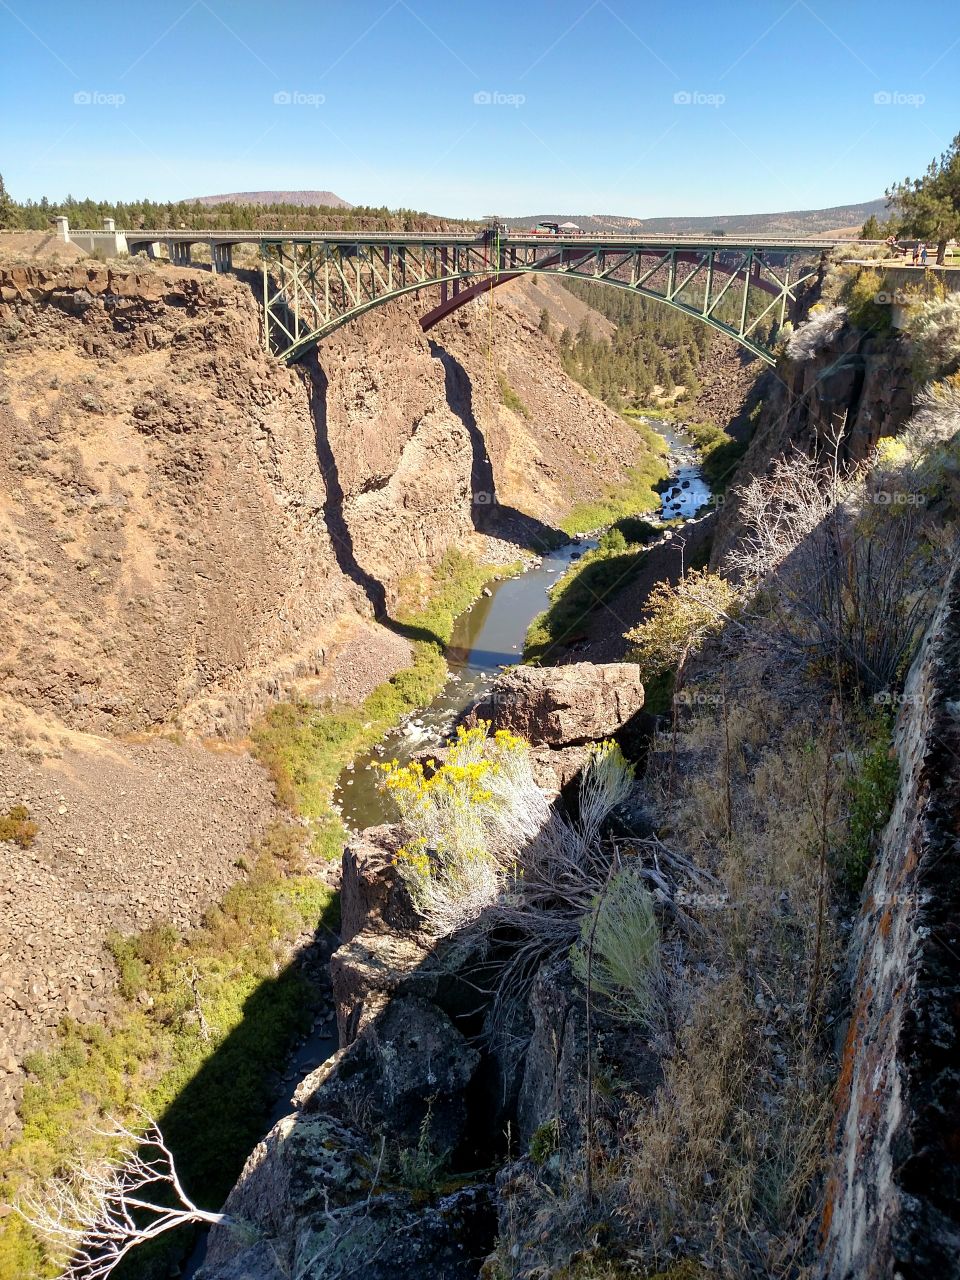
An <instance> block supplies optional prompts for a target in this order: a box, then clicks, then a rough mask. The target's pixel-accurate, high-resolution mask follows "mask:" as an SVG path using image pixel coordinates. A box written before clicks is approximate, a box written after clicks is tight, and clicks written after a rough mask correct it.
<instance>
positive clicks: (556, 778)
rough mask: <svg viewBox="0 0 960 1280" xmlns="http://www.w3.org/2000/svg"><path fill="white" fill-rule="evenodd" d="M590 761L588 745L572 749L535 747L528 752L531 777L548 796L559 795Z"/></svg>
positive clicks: (578, 745) (580, 745)
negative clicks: (531, 768)
mask: <svg viewBox="0 0 960 1280" xmlns="http://www.w3.org/2000/svg"><path fill="white" fill-rule="evenodd" d="M589 759H590V744H589V743H586V742H584V743H578V744H577V745H576V746H573V747H535V748H534V749H533V750H532V751H531V752H530V762H531V765H532V767H533V777H534V781H535V782H536V784H537V786H538V787H542V788H543V790H544V791H546V792H547V793H548V794H550V795H560V793H561V792H563V791H565V790H566V788H567V787H568V786H569V785H570V784H571V783H572V782H574V781H575V780H576V779H577V778H578V777H579V775H580V774H581V773H582V772H583V769H584V766H585V765H586V763H587V761H588V760H589Z"/></svg>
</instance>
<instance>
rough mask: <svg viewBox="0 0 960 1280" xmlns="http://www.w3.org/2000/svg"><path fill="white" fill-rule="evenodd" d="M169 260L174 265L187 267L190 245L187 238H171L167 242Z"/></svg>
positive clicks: (189, 259) (188, 264) (189, 260)
mask: <svg viewBox="0 0 960 1280" xmlns="http://www.w3.org/2000/svg"><path fill="white" fill-rule="evenodd" d="M167 247H168V251H169V254H170V261H171V262H172V263H173V265H174V266H175V267H189V266H190V262H191V258H190V251H191V249H192V247H193V246H192V245H191V243H190V241H189V240H171V241H169V243H168V246H167Z"/></svg>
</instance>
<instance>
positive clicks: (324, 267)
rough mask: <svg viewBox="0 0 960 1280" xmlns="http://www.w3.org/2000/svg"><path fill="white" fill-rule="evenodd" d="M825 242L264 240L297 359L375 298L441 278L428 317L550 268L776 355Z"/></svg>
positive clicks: (275, 334) (275, 347)
mask: <svg viewBox="0 0 960 1280" xmlns="http://www.w3.org/2000/svg"><path fill="white" fill-rule="evenodd" d="M829 248H830V246H829V245H825V244H824V242H822V241H821V242H818V243H817V242H815V243H810V242H807V243H803V242H783V243H776V242H772V243H771V242H763V243H739V242H738V243H736V244H729V243H725V242H723V241H719V242H714V243H703V242H699V243H693V242H690V241H682V240H677V241H675V242H665V241H663V240H650V241H640V240H637V241H629V242H628V241H624V240H604V241H603V242H602V243H598V241H597V239H596V238H591V239H589V240H588V239H586V238H577V239H572V238H571V239H563V240H558V239H556V238H552V237H551V238H550V239H547V238H546V237H543V238H541V237H536V238H535V237H532V236H531V237H519V236H510V237H504V238H501V237H499V236H494V235H491V236H490V237H489V238H488V239H486V240H467V239H466V238H465V237H464V238H460V239H455V238H454V237H450V236H441V237H438V238H437V239H435V240H433V239H430V238H428V237H401V238H397V239H390V240H388V239H386V238H383V239H380V238H377V239H368V240H357V239H339V238H334V237H324V238H318V237H310V238H306V237H305V238H304V239H283V240H281V239H277V240H261V244H260V249H261V255H262V268H263V311H264V333H265V341H266V343H267V345H268V348H269V349H270V350H271V351H273V352H274V353H275V354H277V355H279V356H280V357H282V358H283V359H284V360H286V361H294V360H297V359H298V358H299V357H301V356H302V355H304V354H305V353H306V352H307V351H308V350H309V349H310V348H311V347H313V346H315V345H316V343H317V342H318V341H320V340H321V339H322V338H325V337H326V336H327V335H328V334H330V333H332V332H333V331H334V330H335V329H338V328H339V327H340V326H341V325H343V324H346V323H347V322H348V321H350V320H352V319H354V318H355V317H357V316H360V315H363V313H364V312H366V311H369V310H371V309H372V308H374V307H378V306H381V305H382V304H383V303H386V302H390V301H391V300H393V299H395V298H400V297H402V296H403V295H404V294H408V293H414V292H417V291H419V290H421V289H426V288H431V287H432V288H436V289H437V291H438V294H439V298H440V302H439V305H437V306H435V307H433V309H432V310H431V311H430V312H429V313H428V314H427V316H425V317H424V319H423V320H422V322H421V323H422V324H423V325H424V327H425V328H428V327H430V325H431V324H433V323H435V322H436V321H437V320H439V319H440V318H442V317H443V316H444V315H447V314H449V313H450V312H451V311H453V310H455V309H456V308H457V307H458V306H461V305H463V303H464V302H466V301H468V300H469V299H471V298H474V297H477V296H478V295H479V294H481V293H482V292H485V291H486V290H489V289H490V288H492V287H494V286H496V285H497V284H501V283H503V282H504V281H506V280H509V279H513V278H516V277H518V276H521V275H524V274H530V273H549V274H551V275H559V276H569V277H571V278H574V279H579V280H591V281H594V282H602V283H605V284H609V285H612V286H614V287H617V288H621V289H630V290H632V291H633V292H634V293H638V294H642V295H643V296H644V297H648V298H652V299H654V300H656V301H658V302H662V303H665V304H666V305H668V306H671V307H675V308H676V309H677V310H678V311H682V312H684V313H686V314H687V315H691V316H695V317H697V318H698V319H700V320H702V321H704V322H705V323H706V324H709V325H712V326H713V328H715V329H718V330H720V331H721V332H723V333H726V334H727V335H728V336H729V337H731V338H733V339H735V340H736V341H737V342H739V343H740V344H741V345H742V346H744V347H746V348H747V350H749V351H750V352H752V353H753V354H754V355H755V356H758V357H759V358H760V359H761V360H764V361H766V362H767V363H768V364H773V363H774V362H775V356H774V353H773V349H772V348H773V343H774V341H775V338H776V333H777V331H778V330H779V329H780V328H781V327H782V326H783V324H784V321H785V320H786V319H788V318H792V317H793V312H794V308H795V305H796V303H797V297H798V292H797V291H798V290H799V289H800V288H801V286H803V285H805V284H807V283H808V282H809V281H811V280H813V279H814V278H816V276H817V275H818V273H819V272H820V271H821V270H822V264H823V261H824V255H825V252H826V250H827V249H829Z"/></svg>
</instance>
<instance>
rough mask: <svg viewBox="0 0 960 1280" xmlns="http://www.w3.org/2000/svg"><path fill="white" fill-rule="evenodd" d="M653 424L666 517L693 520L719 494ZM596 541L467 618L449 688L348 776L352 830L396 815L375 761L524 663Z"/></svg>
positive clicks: (567, 547)
mask: <svg viewBox="0 0 960 1280" xmlns="http://www.w3.org/2000/svg"><path fill="white" fill-rule="evenodd" d="M646 421H647V422H648V423H649V424H650V425H651V426H653V427H655V429H656V430H657V431H658V432H659V434H660V435H662V436H663V438H664V439H665V440H666V442H667V444H668V446H669V450H670V452H669V455H668V456H669V461H670V479H669V480H668V481H667V483H666V486H665V488H664V490H663V495H662V500H661V509H660V512H659V513H658V515H659V518H660V519H661V520H664V521H666V520H675V519H684V520H685V519H690V518H691V517H692V516H694V515H696V513H697V512H698V511H699V510H700V508H701V507H703V506H705V505H706V503H708V502H709V501H710V497H711V494H710V489H709V486H708V485H707V483H706V481H705V480H704V478H703V473H702V471H701V469H700V465H699V462H698V459H697V454H696V451H695V449H694V447H693V445H692V443H691V442H690V439H689V437H688V436H687V435H686V433H685V432H684V430H683V428H682V427H678V426H674V425H672V424H670V423H667V422H663V421H661V420H658V419H646ZM596 545H597V543H596V540H595V539H594V538H592V537H579V538H574V539H572V540H571V541H570V542H568V543H566V544H564V545H563V546H562V547H558V548H557V549H556V550H555V551H551V552H549V553H547V554H546V555H545V556H544V557H543V558H542V560H540V561H538V562H536V563H535V564H534V565H533V566H532V567H531V568H529V569H527V570H525V571H524V572H523V573H521V574H519V575H518V576H517V577H516V578H507V579H505V580H503V581H502V582H497V583H493V584H492V585H491V586H490V587H488V588H487V589H486V592H485V594H484V595H483V596H481V597H480V599H479V600H478V601H477V602H476V604H474V605H473V606H472V607H471V608H470V609H468V610H467V611H466V612H465V613H462V614H461V615H460V617H459V618H458V619H457V621H456V624H455V626H454V631H453V637H452V640H451V643H450V646H449V648H448V650H447V665H448V667H449V668H450V675H449V677H448V679H447V682H446V684H445V685H444V687H443V689H442V690H441V691H440V693H439V694H438V695H437V696H436V698H434V700H433V702H431V703H430V705H429V706H428V707H427V708H426V709H425V710H423V711H420V712H417V713H415V714H413V715H410V716H408V717H406V718H405V719H404V720H403V721H402V722H401V723H400V724H399V725H398V726H397V727H396V728H395V729H393V730H391V731H390V732H389V733H388V734H387V735H386V737H384V738H383V740H382V741H381V742H380V743H378V744H377V746H375V747H374V748H373V749H372V750H371V751H369V752H367V753H366V754H364V755H362V756H358V757H357V759H356V760H355V761H354V762H353V763H352V764H351V765H348V766H347V768H346V769H345V770H344V771H343V773H342V774H341V775H340V779H339V781H338V783H337V788H336V791H335V794H334V803H335V804H336V805H337V807H338V808H339V810H340V814H341V817H342V818H343V821H344V823H345V824H346V826H347V827H348V828H350V830H352V831H360V830H362V829H363V828H364V827H371V826H376V825H378V824H379V823H381V822H388V821H390V820H391V819H392V818H393V817H394V815H393V814H392V813H391V811H390V808H389V804H388V802H387V800H386V797H385V796H384V795H383V794H382V792H381V791H380V790H379V789H378V786H377V781H378V777H379V770H378V769H377V768H376V767H375V766H376V765H377V764H378V763H380V762H382V761H384V760H398V761H399V762H400V763H401V764H405V763H406V762H407V761H409V760H410V759H411V758H412V757H413V756H415V755H418V754H420V752H422V751H425V750H428V749H429V748H431V747H434V746H440V745H441V744H442V743H443V742H444V740H445V739H446V738H447V736H448V735H449V734H450V732H451V731H452V728H453V725H454V723H455V722H456V720H457V719H458V717H459V716H460V715H461V714H462V713H463V712H464V711H465V710H466V709H467V707H469V706H470V704H471V703H472V702H474V701H475V700H476V699H477V697H478V696H479V695H480V694H481V693H483V691H484V689H485V688H486V687H487V686H488V685H489V683H490V682H491V681H492V680H493V679H495V677H496V675H497V673H498V672H499V671H500V669H501V668H502V667H508V666H513V665H514V664H515V663H518V662H519V661H520V658H521V655H522V651H523V641H524V638H525V636H526V634H527V630H528V628H529V626H530V623H531V622H532V621H533V619H534V618H535V617H536V616H537V614H538V613H540V612H541V611H542V610H543V609H545V608H546V606H547V603H548V600H547V593H548V592H549V591H550V589H551V587H553V586H554V584H555V583H556V582H558V581H559V579H560V578H562V577H563V575H564V573H565V572H566V571H567V570H568V569H569V568H570V566H571V564H572V563H573V562H574V561H575V560H578V559H579V558H580V556H582V555H583V554H584V552H585V551H589V550H590V549H591V548H593V547H595V546H596Z"/></svg>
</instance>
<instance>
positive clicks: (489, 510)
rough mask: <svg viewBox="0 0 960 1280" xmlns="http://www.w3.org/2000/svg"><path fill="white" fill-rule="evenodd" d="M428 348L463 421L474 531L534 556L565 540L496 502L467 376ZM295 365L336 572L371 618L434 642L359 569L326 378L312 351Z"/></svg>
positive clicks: (381, 586) (447, 357)
mask: <svg viewBox="0 0 960 1280" xmlns="http://www.w3.org/2000/svg"><path fill="white" fill-rule="evenodd" d="M430 352H431V355H432V356H433V357H434V359H436V360H439V361H440V363H441V364H442V366H443V371H444V388H445V394H446V400H447V405H448V407H449V408H450V411H451V412H452V413H453V414H454V415H455V416H456V418H457V419H458V421H460V422H461V423H462V424H463V427H464V429H465V431H466V433H467V437H468V439H469V442H470V492H471V503H470V511H471V519H472V523H473V527H474V529H475V530H477V531H478V532H482V533H485V534H487V535H488V536H489V537H493V538H497V539H499V540H501V541H503V542H506V543H509V544H511V545H513V546H516V547H523V548H526V549H530V550H532V551H535V552H537V553H538V554H542V553H543V552H545V551H548V550H550V549H551V548H553V547H556V546H558V545H559V544H560V543H562V542H565V541H566V540H567V539H566V535H565V534H563V533H561V532H560V531H559V530H558V529H555V528H553V527H552V526H550V525H548V524H545V523H544V522H543V521H541V520H537V519H536V518H535V517H533V516H528V515H526V514H525V513H524V512H522V511H518V510H516V508H514V507H505V506H503V505H501V504H500V503H499V502H498V501H497V495H496V480H495V477H494V473H493V464H492V462H491V461H490V457H489V454H488V453H487V446H486V442H485V440H484V437H483V432H482V431H481V429H480V426H479V424H478V423H477V419H476V415H475V413H474V410H473V387H472V385H471V382H470V377H469V375H468V373H467V371H466V370H465V369H464V367H463V365H462V364H460V363H459V361H457V360H456V359H454V357H453V356H452V355H450V353H449V352H448V351H446V350H444V348H443V347H441V346H439V344H438V343H435V342H431V343H430ZM301 368H302V369H303V370H304V373H305V375H306V377H305V382H306V386H307V390H308V393H309V396H310V408H311V413H312V416H313V421H314V432H315V448H316V454H317V463H318V465H319V467H320V473H321V475H322V477H323V483H324V490H325V494H324V502H323V517H324V521H325V523H326V526H327V529H328V531H329V534H330V540H331V544H332V547H333V552H334V555H335V557H336V560H337V564H338V566H339V568H340V571H341V573H343V574H344V576H345V577H347V578H349V579H350V581H351V582H354V583H356V585H357V586H358V587H359V588H360V590H361V591H362V592H363V594H364V596H365V597H366V599H367V601H368V603H369V605H370V608H371V610H372V612H373V616H374V617H375V618H376V620H377V621H378V622H380V623H381V624H382V625H383V626H386V627H389V628H390V629H391V630H393V631H396V632H398V633H399V634H401V635H403V636H405V637H406V638H407V639H408V640H426V641H429V642H432V643H434V644H436V643H438V641H439V637H437V636H436V635H435V634H434V633H433V632H431V631H429V630H427V629H425V628H422V627H416V626H410V625H409V624H407V623H402V622H399V621H398V620H397V619H395V618H393V617H391V615H390V611H389V608H388V605H387V592H386V587H385V585H384V583H383V582H381V581H380V579H379V578H377V577H376V576H375V575H374V574H372V573H370V572H369V571H368V570H367V569H365V568H364V566H363V565H362V564H361V563H360V561H359V560H358V558H357V554H356V549H355V546H354V541H353V535H352V533H351V531H350V526H349V523H348V521H347V518H346V513H345V510H344V506H345V501H346V494H345V492H344V488H343V483H342V481H341V479H340V472H339V467H338V464H337V459H336V455H335V453H334V450H333V447H332V445H331V443H330V434H329V428H328V410H327V396H328V391H329V381H328V379H327V375H326V373H325V372H324V370H323V367H322V365H321V364H320V360H319V357H318V353H317V351H313V352H311V353H310V355H309V356H307V357H305V358H304V359H303V360H302V361H301Z"/></svg>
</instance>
